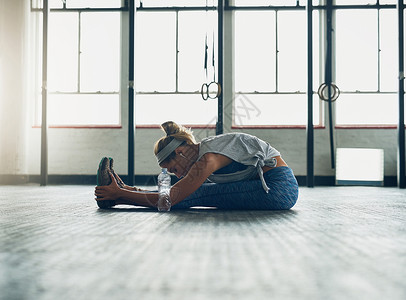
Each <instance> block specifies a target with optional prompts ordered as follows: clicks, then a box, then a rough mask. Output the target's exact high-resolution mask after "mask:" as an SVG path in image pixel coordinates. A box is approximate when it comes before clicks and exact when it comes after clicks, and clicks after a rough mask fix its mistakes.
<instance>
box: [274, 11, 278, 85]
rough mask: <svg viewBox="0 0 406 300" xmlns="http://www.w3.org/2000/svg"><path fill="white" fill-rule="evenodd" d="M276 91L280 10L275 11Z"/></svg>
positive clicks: (276, 82)
mask: <svg viewBox="0 0 406 300" xmlns="http://www.w3.org/2000/svg"><path fill="white" fill-rule="evenodd" d="M275 47H276V49H275V50H276V51H275V53H276V55H275V92H278V90H279V87H278V67H279V66H278V61H279V44H278V11H277V10H276V11H275Z"/></svg>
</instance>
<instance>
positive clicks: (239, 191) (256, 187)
mask: <svg viewBox="0 0 406 300" xmlns="http://www.w3.org/2000/svg"><path fill="white" fill-rule="evenodd" d="M264 178H265V181H266V183H267V185H268V187H269V189H270V190H269V193H266V192H265V191H264V189H263V188H262V184H261V181H260V180H259V179H258V180H249V181H238V182H231V183H221V184H220V183H205V184H203V185H202V186H201V187H200V188H199V189H198V190H197V191H196V192H194V193H193V194H192V195H190V196H189V197H187V198H186V199H185V200H183V201H182V202H180V203H178V204H176V205H174V206H173V209H185V208H189V207H192V206H207V207H217V208H220V209H262V210H268V209H271V210H277V209H289V208H291V207H292V206H293V205H295V203H296V201H297V198H298V185H297V181H296V178H295V177H294V175H293V172H292V170H291V169H290V168H288V167H279V168H275V169H272V170H269V171H268V172H266V173H265V174H264Z"/></svg>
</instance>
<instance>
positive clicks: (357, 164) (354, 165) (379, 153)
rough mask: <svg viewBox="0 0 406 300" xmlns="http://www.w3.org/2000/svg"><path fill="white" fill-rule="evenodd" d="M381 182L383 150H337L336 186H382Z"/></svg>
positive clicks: (382, 176)
mask: <svg viewBox="0 0 406 300" xmlns="http://www.w3.org/2000/svg"><path fill="white" fill-rule="evenodd" d="M383 182H384V151H383V149H370V148H337V151H336V185H373V186H383Z"/></svg>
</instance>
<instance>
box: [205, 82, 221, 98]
mask: <svg viewBox="0 0 406 300" xmlns="http://www.w3.org/2000/svg"><path fill="white" fill-rule="evenodd" d="M213 85H216V90H215V91H216V92H215V93H214V96H211V93H210V86H213ZM220 94H221V85H220V83H218V82H216V81H212V82H210V83H209V84H208V86H207V96H208V97H209V98H210V99H216V98H218V96H220Z"/></svg>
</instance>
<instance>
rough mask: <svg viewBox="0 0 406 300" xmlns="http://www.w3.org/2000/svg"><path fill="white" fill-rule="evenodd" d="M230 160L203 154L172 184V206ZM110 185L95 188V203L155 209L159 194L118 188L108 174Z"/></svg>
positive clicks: (224, 157)
mask: <svg viewBox="0 0 406 300" xmlns="http://www.w3.org/2000/svg"><path fill="white" fill-rule="evenodd" d="M230 162H231V159H230V158H228V157H226V156H224V155H221V154H214V153H207V154H205V155H204V156H203V157H202V158H201V159H200V160H199V161H197V162H195V163H194V164H193V166H192V167H191V169H190V170H189V172H188V173H187V175H186V176H185V177H184V178H182V179H181V180H179V181H178V182H177V183H176V184H174V185H173V186H172V188H171V191H170V199H171V202H172V205H175V204H177V203H179V202H181V201H182V200H184V199H185V198H186V197H188V196H189V195H191V194H192V193H193V192H195V191H196V190H197V189H198V188H199V187H200V186H201V185H202V184H203V183H204V182H205V180H206V179H207V177H209V176H210V175H211V174H212V173H213V172H215V171H216V170H218V169H220V168H222V167H224V166H226V165H227V164H229V163H230ZM110 176H111V178H112V183H111V184H110V185H107V186H97V187H96V189H95V195H96V197H97V198H96V200H97V201H103V200H115V202H116V204H128V205H140V206H146V207H157V203H158V197H159V194H158V193H157V192H149V191H135V190H128V189H125V188H120V187H119V185H118V184H117V181H116V178H115V177H114V175H113V174H111V173H110Z"/></svg>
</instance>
